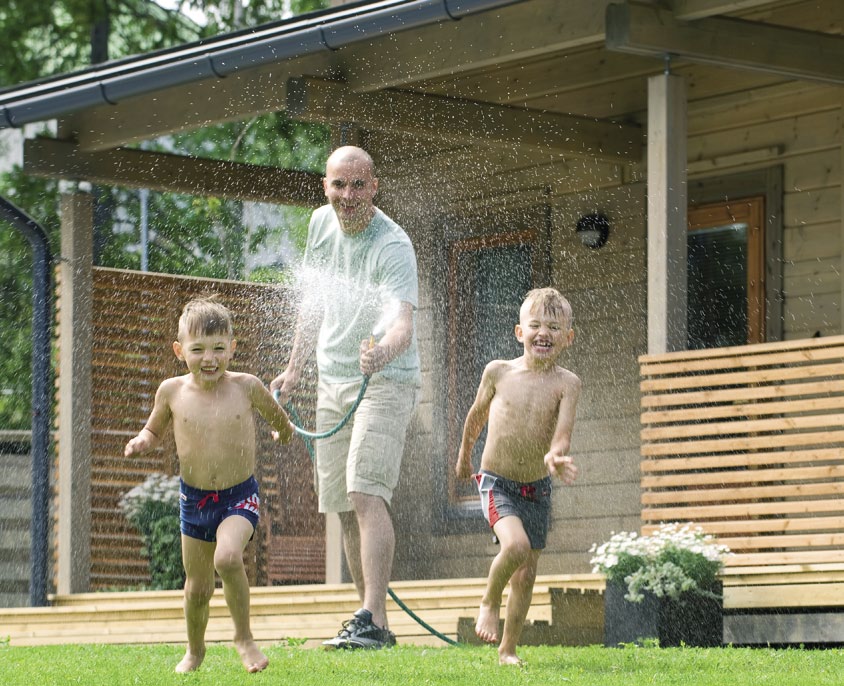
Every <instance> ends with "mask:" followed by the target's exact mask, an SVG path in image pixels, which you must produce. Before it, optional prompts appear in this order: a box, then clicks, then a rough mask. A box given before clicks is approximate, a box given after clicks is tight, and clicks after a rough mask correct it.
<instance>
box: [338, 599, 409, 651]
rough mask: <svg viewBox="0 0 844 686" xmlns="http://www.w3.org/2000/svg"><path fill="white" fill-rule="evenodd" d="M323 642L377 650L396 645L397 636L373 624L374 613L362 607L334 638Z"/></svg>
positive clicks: (343, 646) (348, 648)
mask: <svg viewBox="0 0 844 686" xmlns="http://www.w3.org/2000/svg"><path fill="white" fill-rule="evenodd" d="M322 644H323V645H324V646H325V647H326V648H341V649H346V650H355V649H358V648H364V649H370V650H377V649H379V648H391V647H392V646H394V645H396V636H395V634H393V632H392V631H390V630H389V629H384V628H382V627H379V626H376V625H375V624H373V623H372V613H371V612H370V611H369V610H364V609H363V608H361V609H360V610H358V611H357V612H355V614H354V616H353V617H352V618H351V619H349V620H346V621H345V622H343V628H342V629H340V631H339V633H338V634H337V635H336V636H335V637H334V638H332V639H329V640H328V641H323V643H322Z"/></svg>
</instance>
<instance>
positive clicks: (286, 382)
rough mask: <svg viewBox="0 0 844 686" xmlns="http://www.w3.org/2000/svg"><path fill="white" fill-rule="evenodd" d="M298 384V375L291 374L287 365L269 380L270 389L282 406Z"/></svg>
mask: <svg viewBox="0 0 844 686" xmlns="http://www.w3.org/2000/svg"><path fill="white" fill-rule="evenodd" d="M298 385H299V378H298V376H296V375H294V374H292V373H291V372H290V368H289V367H288V368H287V369H285V370H284V371H283V372H282V373H281V374H279V375H278V376H277V377H275V378H274V379H273V380H272V381H271V382H270V391H271V392H272V394H273V397H274V398H275V399H276V401H278V404H279V405H282V406H283V405H285V404H286V403H287V401H288V400H290V396H292V395H293V391H295V390H296V386H298Z"/></svg>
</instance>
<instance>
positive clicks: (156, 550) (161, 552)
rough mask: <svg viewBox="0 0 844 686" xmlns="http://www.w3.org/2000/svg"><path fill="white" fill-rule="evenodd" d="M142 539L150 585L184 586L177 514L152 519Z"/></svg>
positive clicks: (165, 586)
mask: <svg viewBox="0 0 844 686" xmlns="http://www.w3.org/2000/svg"><path fill="white" fill-rule="evenodd" d="M144 539H145V547H144V553H145V554H146V555H147V556H148V557H149V575H150V578H151V579H152V587H153V588H154V589H162V590H166V589H179V588H184V585H185V570H184V566H183V565H182V537H181V532H180V531H179V515H178V514H174V513H170V514H166V515H163V516H161V517H159V518H158V519H154V520H152V521H151V523H150V526H149V533H148V535H147V536H145V537H144Z"/></svg>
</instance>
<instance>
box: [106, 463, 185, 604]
mask: <svg viewBox="0 0 844 686" xmlns="http://www.w3.org/2000/svg"><path fill="white" fill-rule="evenodd" d="M120 509H121V510H122V511H123V514H124V515H125V516H126V519H127V520H128V521H129V523H130V524H131V525H132V526H133V527H134V528H135V529H137V531H138V533H139V534H140V535H141V539H142V540H143V542H144V547H143V549H142V552H143V554H144V555H145V556H146V557H147V558H148V559H149V574H150V579H151V587H152V588H154V589H157V590H173V589H180V588H182V587H184V585H185V570H184V567H183V565H182V538H181V533H180V531H179V477H178V476H165V475H164V474H158V473H155V474H150V475H149V476H148V477H147V478H146V480H145V481H144V482H143V483H142V484H140V485H138V486H135V487H134V488H133V489H131V490H130V491H127V492H126V493H125V494H124V495H123V497H122V498H121V499H120Z"/></svg>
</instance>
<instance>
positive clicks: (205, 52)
mask: <svg viewBox="0 0 844 686" xmlns="http://www.w3.org/2000/svg"><path fill="white" fill-rule="evenodd" d="M520 2H525V0H412V1H411V2H400V1H396V0H384V1H383V2H376V3H371V4H368V5H362V6H360V7H358V8H357V10H356V11H353V12H350V11H349V10H348V9H346V10H344V9H343V8H342V7H340V8H338V10H337V12H334V13H329V14H325V13H320V15H319V16H316V17H314V18H313V19H312V20H311V21H307V20H304V21H298V22H297V21H293V22H291V23H285V24H282V25H279V26H277V27H276V30H275V32H274V33H272V32H266V31H261V30H260V27H258V29H257V30H256V31H255V35H249V34H246V35H244V34H243V33H242V32H239V33H238V34H236V38H237V39H239V40H238V41H237V44H235V45H232V44H231V42H227V41H225V40H222V41H219V42H218V43H217V44H216V45H207V44H206V45H201V44H200V45H195V46H192V49H190V50H189V51H186V52H187V54H183V55H182V56H181V57H177V56H174V55H173V54H172V53H165V54H163V55H162V59H161V60H160V61H159V62H158V63H152V64H151V63H150V61H151V60H150V55H149V54H148V55H141V56H139V57H138V58H137V59H132V60H127V61H121V62H120V63H118V64H114V63H110V64H106V65H103V66H102V68H100V69H97V68H93V69H88V70H85V71H84V72H80V73H78V74H74V75H71V76H73V77H75V78H74V79H73V80H74V83H72V84H68V83H66V82H65V83H64V84H62V80H61V79H59V80H56V79H50V80H49V83H44V84H42V85H43V89H44V90H46V91H47V92H39V91H38V84H34V85H33V84H28V85H27V87H26V88H23V87H22V88H20V89H18V90H17V91H16V90H11V91H8V92H7V93H4V94H3V96H0V100H3V99H6V100H7V101H6V103H5V104H3V105H0V129H3V128H10V127H20V126H23V125H25V124H29V123H32V122H37V121H45V120H48V119H54V118H56V117H59V116H61V115H66V114H71V113H73V112H78V111H80V110H84V109H88V108H90V107H96V106H98V105H106V104H111V105H116V104H117V103H119V102H121V101H123V100H125V99H127V98H131V97H134V96H138V95H144V94H146V93H150V92H153V91H157V90H161V89H162V88H168V87H171V86H179V85H185V84H188V83H193V82H195V81H201V80H203V79H206V78H212V77H216V78H225V77H226V76H228V75H229V74H233V73H235V72H238V71H241V70H244V69H252V68H254V67H259V66H262V65H265V64H272V63H277V62H283V61H284V60H287V59H291V58H294V57H302V56H304V55H310V54H314V53H317V52H321V51H323V50H337V49H338V48H341V47H344V46H346V45H351V44H353V43H357V42H360V41H363V40H370V39H372V38H376V37H378V36H383V35H387V34H390V33H394V32H397V31H402V30H405V29H412V28H417V27H420V26H426V25H429V24H435V23H439V22H443V21H457V20H459V19H461V18H462V17H464V16H467V15H470V14H475V13H478V12H484V11H486V10H492V9H496V8H498V7H504V6H506V5H514V4H517V3H520ZM268 33H271V35H268ZM166 58H169V60H166ZM16 93H17V95H18V99H15V95H16Z"/></svg>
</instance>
